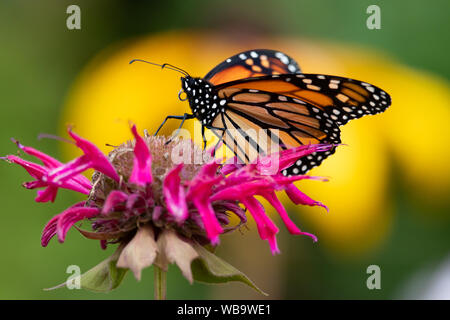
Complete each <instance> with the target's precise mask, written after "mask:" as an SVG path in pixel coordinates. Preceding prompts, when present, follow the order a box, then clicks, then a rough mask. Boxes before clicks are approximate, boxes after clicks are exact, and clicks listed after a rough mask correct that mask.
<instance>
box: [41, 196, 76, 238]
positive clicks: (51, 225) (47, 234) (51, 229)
mask: <svg viewBox="0 0 450 320" xmlns="http://www.w3.org/2000/svg"><path fill="white" fill-rule="evenodd" d="M84 204H85V202H84V201H82V202H78V203H76V204H74V205H73V206H71V207H70V208H68V209H66V210H65V211H63V212H62V213H60V214H57V215H56V216H54V217H53V218H52V219H51V220H50V221H49V222H48V223H47V225H46V226H45V227H44V230H43V231H42V237H41V245H42V246H43V247H46V246H47V245H48V243H49V241H50V239H51V238H53V236H54V235H55V234H56V225H57V223H58V220H59V219H60V217H61V215H62V214H64V212H67V211H68V210H71V209H73V208H80V207H83V206H84Z"/></svg>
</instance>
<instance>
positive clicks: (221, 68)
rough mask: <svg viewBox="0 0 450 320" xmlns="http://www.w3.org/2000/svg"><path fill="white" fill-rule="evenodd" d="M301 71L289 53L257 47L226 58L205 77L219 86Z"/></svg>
mask: <svg viewBox="0 0 450 320" xmlns="http://www.w3.org/2000/svg"><path fill="white" fill-rule="evenodd" d="M300 72H301V70H300V67H299V66H298V64H297V62H295V60H294V59H292V58H291V57H289V56H288V55H287V54H285V53H283V52H280V51H275V50H268V49H256V50H249V51H244V52H241V53H238V54H236V55H234V56H232V57H230V58H228V59H226V60H225V61H223V62H222V63H220V64H219V65H218V66H217V67H215V68H214V69H212V70H211V71H210V72H209V73H208V74H207V75H206V76H205V77H204V79H205V80H207V81H209V82H210V83H211V84H213V85H215V86H217V85H219V84H224V83H227V82H230V81H235V80H239V79H246V78H250V77H259V76H267V75H277V74H285V73H300Z"/></svg>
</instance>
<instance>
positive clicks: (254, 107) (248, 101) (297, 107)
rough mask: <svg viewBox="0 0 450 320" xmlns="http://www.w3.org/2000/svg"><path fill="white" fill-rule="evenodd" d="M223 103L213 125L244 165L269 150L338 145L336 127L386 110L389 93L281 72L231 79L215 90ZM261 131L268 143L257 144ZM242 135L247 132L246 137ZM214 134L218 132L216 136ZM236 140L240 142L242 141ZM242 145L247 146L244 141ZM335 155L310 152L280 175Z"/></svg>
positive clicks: (346, 81) (304, 169)
mask: <svg viewBox="0 0 450 320" xmlns="http://www.w3.org/2000/svg"><path fill="white" fill-rule="evenodd" d="M216 89H217V90H218V94H219V97H220V98H221V99H226V105H225V107H226V108H225V112H224V113H223V114H221V115H219V116H218V117H216V119H215V120H214V123H213V126H214V127H220V128H225V129H226V130H225V131H223V132H222V133H221V134H220V135H223V140H224V142H225V144H226V145H227V146H228V147H229V148H230V149H231V150H233V152H234V153H235V154H236V155H237V156H238V158H240V159H241V160H242V161H245V162H248V161H252V160H254V159H255V158H256V156H257V155H260V154H266V153H267V152H268V151H269V150H270V151H273V149H270V148H273V147H274V146H275V147H276V148H277V149H284V148H288V147H295V146H298V145H305V144H315V143H333V144H338V143H340V130H339V126H340V125H343V124H345V123H347V122H348V121H349V120H351V119H356V118H360V117H362V116H364V115H368V114H377V113H380V112H383V111H384V110H386V108H387V107H388V106H389V105H390V103H391V100H390V97H389V95H388V94H387V93H386V92H385V91H383V90H381V89H379V88H377V87H375V86H373V85H371V84H368V83H365V82H361V81H358V80H354V79H348V78H343V77H336V76H327V75H316V74H282V75H272V76H264V77H257V78H249V79H242V80H236V81H232V82H229V83H225V84H222V85H218V86H217V88H216ZM259 129H264V130H266V131H267V132H268V134H267V135H268V136H269V138H268V140H269V141H273V140H274V139H273V138H272V137H271V136H272V132H273V135H275V136H277V137H278V139H279V141H278V144H277V143H275V142H273V143H272V142H271V143H268V144H267V143H266V144H265V148H264V146H261V145H260V141H261V140H262V141H264V140H265V139H261V138H260V137H259V136H257V134H255V133H254V131H256V132H259ZM247 132H250V134H249V133H247ZM215 133H216V134H218V133H217V132H215ZM239 140H243V141H244V143H243V142H242V141H241V142H240V141H239ZM245 141H246V142H247V143H245ZM333 152H334V148H333V149H332V150H330V151H328V152H326V153H320V154H312V155H310V156H308V157H306V159H299V160H298V161H297V162H296V163H295V164H294V165H293V166H291V167H290V168H288V169H287V170H286V171H285V172H283V173H284V174H287V175H289V174H302V173H305V172H307V171H308V170H310V169H311V168H313V167H315V166H317V165H319V164H320V163H321V162H322V161H323V160H324V159H325V158H326V157H328V156H329V155H330V154H332V153H333Z"/></svg>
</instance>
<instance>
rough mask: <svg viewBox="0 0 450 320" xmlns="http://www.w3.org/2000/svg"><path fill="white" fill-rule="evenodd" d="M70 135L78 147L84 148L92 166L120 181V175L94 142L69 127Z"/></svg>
mask: <svg viewBox="0 0 450 320" xmlns="http://www.w3.org/2000/svg"><path fill="white" fill-rule="evenodd" d="M68 132H69V135H70V136H71V137H72V138H73V140H75V143H76V145H77V147H78V148H80V149H81V150H83V152H84V154H85V156H86V160H85V161H86V162H87V163H89V164H90V167H91V168H93V169H95V170H97V171H99V172H101V173H104V174H105V175H107V176H108V177H110V178H112V179H114V180H116V181H117V182H118V181H119V175H118V174H117V172H116V170H115V169H114V167H113V166H112V164H111V163H110V162H109V160H108V158H107V157H106V156H105V155H104V154H103V153H102V152H101V151H100V149H98V148H97V147H96V146H95V145H94V144H93V143H92V142H90V141H88V140H86V139H83V138H81V137H80V136H78V135H76V134H75V133H73V132H72V131H71V130H70V129H69V131H68Z"/></svg>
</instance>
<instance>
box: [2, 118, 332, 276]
mask: <svg viewBox="0 0 450 320" xmlns="http://www.w3.org/2000/svg"><path fill="white" fill-rule="evenodd" d="M131 131H132V133H133V136H134V141H127V142H125V143H123V144H122V145H120V146H118V147H116V148H115V149H114V150H113V151H112V152H110V153H109V155H108V156H105V155H104V154H103V153H101V152H100V151H99V149H98V148H97V147H96V146H95V145H94V144H92V143H91V142H89V141H87V140H85V139H83V138H81V137H79V136H78V135H76V134H75V133H73V132H72V131H71V130H70V129H69V135H70V136H71V137H72V139H73V140H74V142H75V144H76V146H77V147H78V148H80V149H81V150H82V151H83V153H84V154H83V155H82V156H80V157H78V158H76V159H74V160H72V161H70V162H68V163H66V164H64V163H61V162H59V161H57V160H56V159H53V158H51V157H50V156H48V155H45V154H43V153H42V152H40V151H38V150H35V149H33V148H30V147H26V146H23V145H21V144H20V143H18V142H17V145H18V147H19V148H20V149H21V150H22V151H23V152H25V153H26V154H28V155H31V156H34V157H36V158H37V159H39V160H40V161H41V162H42V165H40V164H36V163H33V162H29V161H26V160H23V159H22V158H20V157H18V156H14V155H8V156H6V157H5V159H6V160H8V161H10V162H12V163H16V164H19V165H20V166H22V167H23V168H25V169H26V170H27V171H28V173H29V174H30V175H31V176H32V177H33V178H34V179H35V180H34V181H31V182H27V183H25V184H24V186H25V187H26V188H29V189H35V188H39V189H42V188H44V189H43V190H38V196H37V198H36V201H38V202H43V201H54V200H55V197H56V193H57V190H58V189H59V188H65V189H70V190H73V191H77V192H80V193H83V194H86V195H87V198H86V200H84V201H81V202H79V203H77V204H75V205H73V206H71V207H70V208H68V209H66V210H65V211H63V212H62V213H60V214H58V215H56V216H54V217H53V218H52V219H51V220H50V221H49V222H48V224H47V225H46V226H45V228H44V231H43V233H42V239H41V243H42V246H47V244H48V243H49V241H50V239H51V238H53V237H54V236H56V237H57V239H58V240H59V241H60V242H64V241H65V238H66V234H67V232H68V230H69V229H70V228H71V227H72V226H74V225H75V224H76V223H77V222H79V221H82V220H88V221H89V223H90V226H91V228H92V231H88V230H84V229H81V228H80V227H76V229H77V230H79V231H80V232H81V233H82V234H83V235H84V236H85V237H87V238H90V239H96V240H100V242H101V245H102V247H103V248H105V247H106V246H107V245H108V244H110V243H120V244H121V248H122V249H121V253H120V256H119V257H118V259H117V266H118V267H120V268H128V269H131V270H132V271H133V272H134V274H135V276H136V278H138V279H139V278H140V275H141V270H142V269H143V268H144V267H147V266H150V265H152V264H156V265H157V266H159V267H161V268H163V269H167V265H168V263H174V262H175V263H177V265H178V266H179V267H180V269H181V270H182V272H183V274H184V275H185V277H186V278H187V279H189V280H190V281H192V280H193V278H192V272H191V269H190V264H191V262H192V260H193V259H195V258H197V257H198V252H197V251H196V250H195V249H194V247H195V246H198V245H206V244H212V245H216V244H218V243H219V236H220V235H221V234H223V233H225V232H230V231H232V230H234V229H236V228H237V227H239V226H241V225H242V224H245V223H246V222H247V216H246V210H248V212H249V213H250V214H251V215H252V217H253V219H254V220H255V222H256V226H257V228H258V232H259V235H260V237H261V238H262V239H264V240H267V241H268V243H269V246H270V249H271V251H272V253H274V254H275V253H278V252H279V249H278V246H277V242H276V234H277V233H278V232H279V229H278V227H277V226H276V225H275V223H274V222H273V221H272V220H271V219H270V218H269V216H268V215H267V214H266V212H265V210H264V207H263V206H262V204H261V203H260V202H259V200H258V199H257V198H256V197H258V196H259V197H262V198H264V199H265V200H267V201H268V203H270V204H271V205H272V206H273V207H274V208H275V209H276V210H277V211H278V213H279V215H280V217H281V219H282V220H283V222H284V224H285V225H286V228H287V229H288V231H289V232H290V233H292V234H295V235H306V236H309V237H311V238H312V239H313V240H314V241H316V240H317V238H316V237H315V236H314V235H312V234H310V233H306V232H303V231H301V230H300V229H299V228H298V227H297V226H296V225H295V223H294V222H293V221H292V220H291V219H290V218H289V216H288V214H287V212H286V210H285V208H284V207H283V205H282V203H281V202H280V200H279V199H278V197H277V194H276V193H277V192H278V191H284V192H286V194H287V195H288V196H289V198H290V199H291V200H292V201H293V202H294V203H295V204H304V205H309V206H315V205H319V206H323V205H322V204H321V203H320V202H317V201H314V200H312V199H311V198H309V197H308V196H306V195H305V194H303V193H302V192H301V191H300V190H298V189H297V187H296V186H295V185H294V184H293V182H295V181H298V180H302V179H317V178H314V177H310V176H292V177H285V176H283V175H282V174H280V172H281V171H282V170H283V169H284V168H286V167H288V166H290V165H292V164H293V162H295V161H296V160H297V159H298V158H299V157H303V156H307V155H309V154H311V153H313V152H323V151H327V150H329V149H330V148H331V147H332V146H331V145H309V146H301V147H298V148H293V149H289V150H285V151H282V152H280V153H279V154H277V160H279V162H278V164H279V167H278V168H277V170H276V171H275V172H271V173H270V174H268V172H269V171H268V170H267V168H266V165H267V163H270V161H267V159H264V160H265V161H261V160H258V161H255V162H254V163H251V164H247V165H242V164H241V165H239V164H236V163H234V162H226V163H225V164H220V163H219V161H217V159H214V158H213V157H212V154H211V152H209V151H202V150H200V149H199V148H198V147H197V146H196V145H194V143H193V142H192V141H190V140H181V139H176V140H174V141H172V142H171V143H167V139H166V138H164V137H159V136H148V135H145V136H144V137H142V136H140V135H139V134H138V132H137V129H136V127H135V126H133V127H132V128H131ZM271 156H273V155H271ZM180 159H181V160H182V161H180ZM87 169H94V170H95V173H94V174H93V177H92V182H91V181H89V180H88V179H87V178H85V177H84V176H82V175H81V173H82V172H83V171H85V170H87ZM230 215H235V216H236V217H237V218H238V220H239V221H240V222H239V223H238V224H237V225H232V224H231V223H230Z"/></svg>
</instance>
